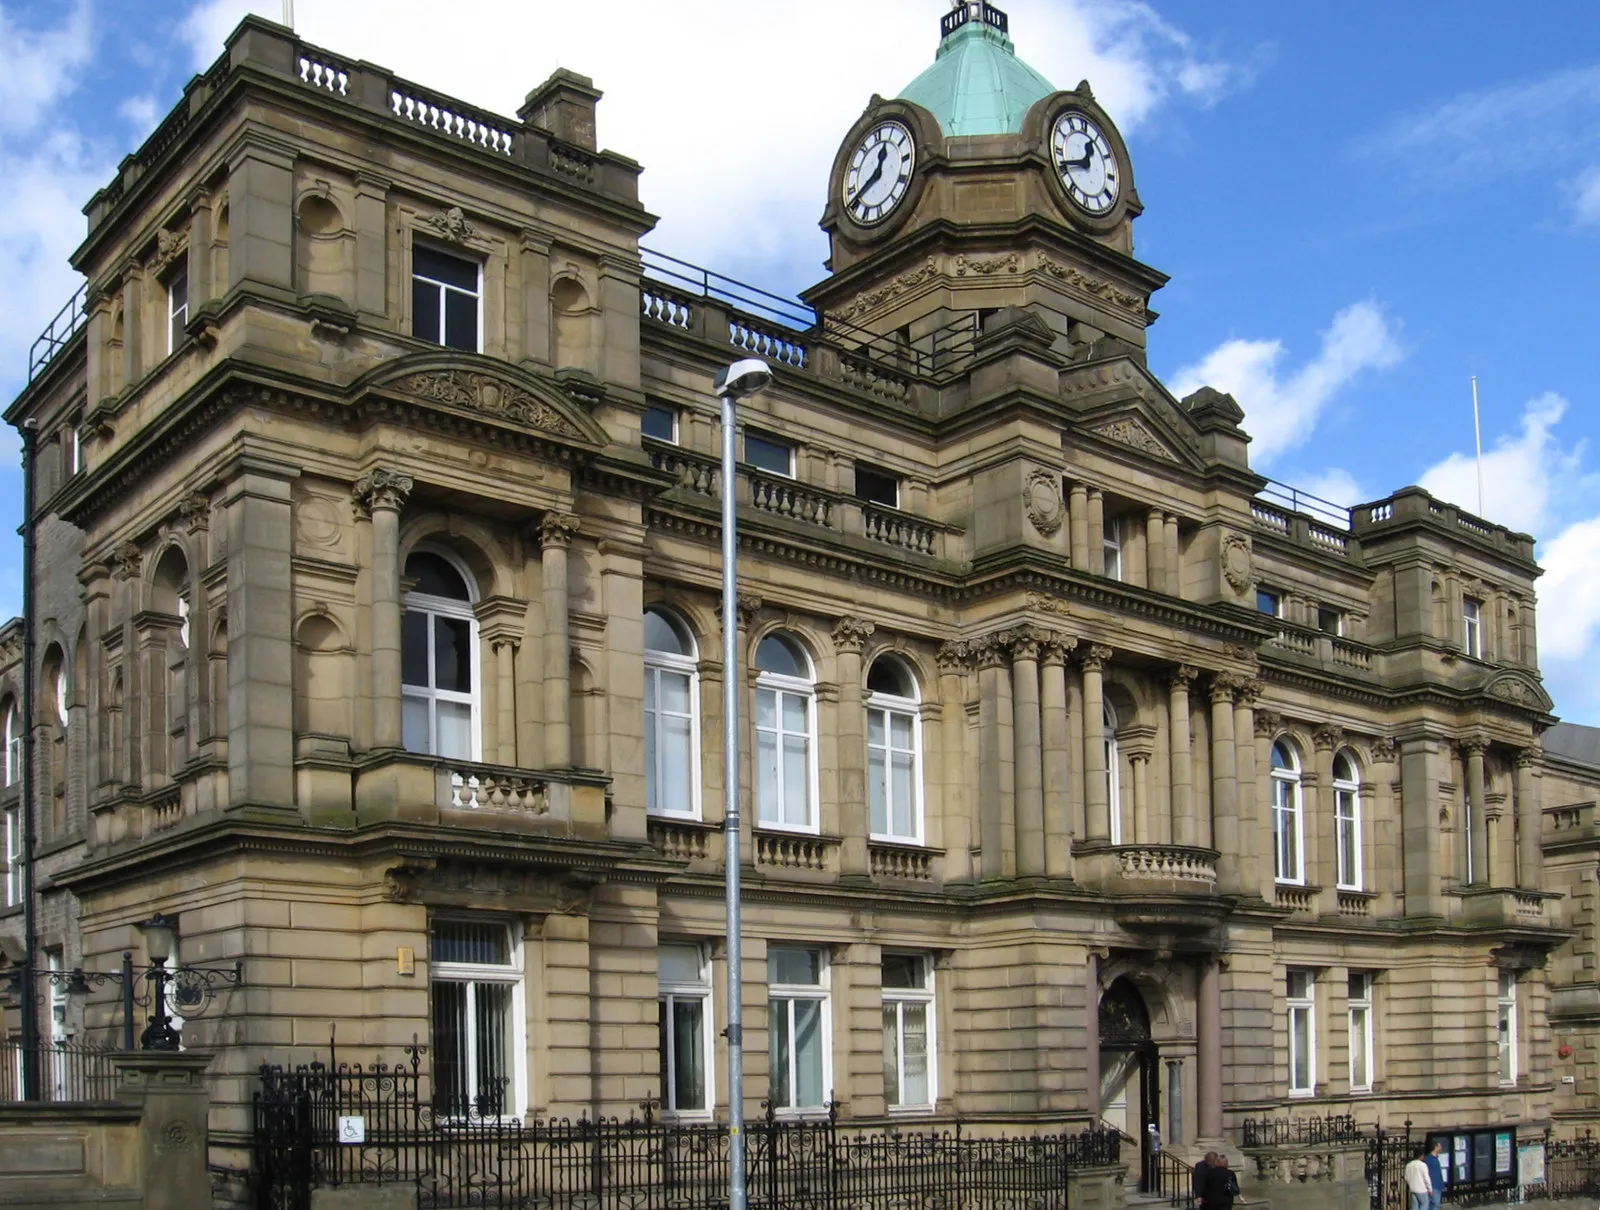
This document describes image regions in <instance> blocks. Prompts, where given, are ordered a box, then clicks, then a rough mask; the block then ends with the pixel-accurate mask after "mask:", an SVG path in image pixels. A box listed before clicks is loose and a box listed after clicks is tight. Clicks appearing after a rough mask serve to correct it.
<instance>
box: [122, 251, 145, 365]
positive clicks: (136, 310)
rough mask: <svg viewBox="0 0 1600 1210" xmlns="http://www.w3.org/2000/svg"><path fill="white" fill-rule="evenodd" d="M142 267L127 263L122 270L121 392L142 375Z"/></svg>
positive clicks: (135, 262) (137, 264)
mask: <svg viewBox="0 0 1600 1210" xmlns="http://www.w3.org/2000/svg"><path fill="white" fill-rule="evenodd" d="M144 302H145V299H144V266H143V265H141V264H139V262H138V261H133V260H130V261H129V262H128V263H127V264H126V265H124V266H123V269H122V389H123V390H124V391H126V390H128V389H130V388H131V387H133V386H134V384H136V383H137V382H138V381H139V379H140V378H141V377H142V376H143V375H144Z"/></svg>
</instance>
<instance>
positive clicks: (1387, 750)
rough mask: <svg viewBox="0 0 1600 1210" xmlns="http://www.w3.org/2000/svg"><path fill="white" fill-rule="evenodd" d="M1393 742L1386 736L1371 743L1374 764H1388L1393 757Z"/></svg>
mask: <svg viewBox="0 0 1600 1210" xmlns="http://www.w3.org/2000/svg"><path fill="white" fill-rule="evenodd" d="M1395 751H1396V749H1395V746H1394V740H1393V739H1392V738H1390V737H1389V736H1387V735H1380V736H1378V738H1377V739H1375V740H1373V741H1372V759H1373V762H1374V763H1375V764H1385V765H1386V764H1389V763H1390V762H1392V761H1393V760H1394V757H1395Z"/></svg>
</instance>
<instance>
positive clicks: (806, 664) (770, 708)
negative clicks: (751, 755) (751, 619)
mask: <svg viewBox="0 0 1600 1210" xmlns="http://www.w3.org/2000/svg"><path fill="white" fill-rule="evenodd" d="M755 665H756V803H757V819H758V820H759V822H760V823H761V825H762V826H763V827H769V828H795V829H800V830H803V831H807V832H815V831H816V830H817V812H816V790H815V785H816V766H815V752H816V745H815V743H814V738H815V733H816V722H815V720H816V690H815V687H814V685H813V681H812V674H811V661H810V659H809V658H808V657H807V656H806V653H805V649H804V648H802V647H801V646H800V644H799V643H797V642H796V641H795V640H794V639H792V638H790V637H789V636H788V635H784V634H772V635H768V636H767V637H766V638H764V639H762V640H761V642H760V644H759V645H758V646H757V647H756V659H755Z"/></svg>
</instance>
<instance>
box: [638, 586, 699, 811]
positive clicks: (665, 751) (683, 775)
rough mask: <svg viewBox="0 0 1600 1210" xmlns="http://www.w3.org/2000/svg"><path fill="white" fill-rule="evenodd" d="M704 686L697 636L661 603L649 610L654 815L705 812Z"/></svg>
mask: <svg viewBox="0 0 1600 1210" xmlns="http://www.w3.org/2000/svg"><path fill="white" fill-rule="evenodd" d="M699 701H700V687H699V684H698V677H697V676H696V673H695V647H694V639H693V638H692V637H691V636H690V634H689V631H688V629H687V628H686V627H685V626H684V625H683V623H682V622H680V621H678V619H677V618H675V617H673V616H672V615H671V614H669V613H667V612H666V611H664V610H661V609H648V610H646V611H645V615H644V801H645V809H646V810H647V811H648V812H649V813H650V814H652V815H686V816H692V817H694V818H696V819H698V818H699V816H700V762H699V760H698V759H697V753H699V751H700V710H699Z"/></svg>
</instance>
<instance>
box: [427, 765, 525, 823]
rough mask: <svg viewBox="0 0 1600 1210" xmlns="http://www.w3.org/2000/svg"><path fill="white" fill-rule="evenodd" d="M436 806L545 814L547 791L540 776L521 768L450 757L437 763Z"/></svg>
mask: <svg viewBox="0 0 1600 1210" xmlns="http://www.w3.org/2000/svg"><path fill="white" fill-rule="evenodd" d="M439 806H440V807H441V808H448V809H450V810H457V811H459V810H472V811H479V810H481V811H517V812H521V813H524V814H528V815H548V814H549V813H550V793H549V787H548V786H547V785H546V783H545V781H544V779H543V778H540V777H536V776H534V775H532V774H530V773H527V772H525V771H524V770H521V769H508V768H502V767H501V766H499V765H485V764H477V763H470V764H469V763H467V762H464V761H452V762H450V763H448V764H442V765H440V767H439Z"/></svg>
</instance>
